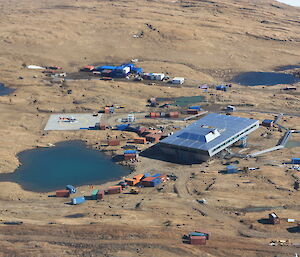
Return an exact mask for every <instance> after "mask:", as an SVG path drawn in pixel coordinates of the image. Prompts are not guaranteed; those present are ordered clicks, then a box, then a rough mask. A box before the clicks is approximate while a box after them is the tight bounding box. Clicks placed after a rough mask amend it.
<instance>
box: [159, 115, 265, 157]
mask: <svg viewBox="0 0 300 257" xmlns="http://www.w3.org/2000/svg"><path fill="white" fill-rule="evenodd" d="M258 127H259V121H258V120H253V119H248V118H241V117H236V116H230V115H223V114H217V113H211V114H208V115H207V116H205V117H204V118H202V119H199V120H197V121H196V122H194V123H193V124H191V125H189V126H187V127H186V128H184V129H182V130H180V131H178V132H176V133H174V134H173V135H171V136H169V137H167V138H165V139H163V140H162V141H161V142H160V144H159V146H160V149H161V150H162V151H163V152H164V153H165V154H168V155H172V156H174V158H176V160H177V161H206V160H208V159H209V158H210V157H212V156H214V155H216V154H217V153H219V152H220V151H222V150H223V149H225V148H227V147H229V146H230V145H232V144H234V143H235V142H237V141H239V140H242V139H244V138H245V137H246V136H247V135H248V134H250V133H251V132H253V131H254V130H256V129H257V128H258Z"/></svg>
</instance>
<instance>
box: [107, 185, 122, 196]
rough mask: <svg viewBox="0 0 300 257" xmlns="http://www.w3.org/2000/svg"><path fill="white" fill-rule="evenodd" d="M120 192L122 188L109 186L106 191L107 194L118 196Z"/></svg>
mask: <svg viewBox="0 0 300 257" xmlns="http://www.w3.org/2000/svg"><path fill="white" fill-rule="evenodd" d="M121 192H122V187H121V186H111V187H109V188H108V189H107V194H109V195H111V194H119V193H121Z"/></svg>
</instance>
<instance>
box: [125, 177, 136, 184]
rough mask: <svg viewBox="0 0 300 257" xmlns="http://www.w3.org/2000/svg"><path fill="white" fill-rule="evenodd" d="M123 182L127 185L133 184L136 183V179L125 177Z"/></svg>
mask: <svg viewBox="0 0 300 257" xmlns="http://www.w3.org/2000/svg"><path fill="white" fill-rule="evenodd" d="M125 182H126V183H127V184H128V185H129V186H134V185H135V184H137V183H138V182H137V181H136V180H134V179H131V178H128V179H125Z"/></svg>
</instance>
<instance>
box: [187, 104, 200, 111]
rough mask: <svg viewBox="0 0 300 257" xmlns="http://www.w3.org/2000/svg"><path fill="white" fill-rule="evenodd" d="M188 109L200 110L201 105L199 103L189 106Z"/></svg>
mask: <svg viewBox="0 0 300 257" xmlns="http://www.w3.org/2000/svg"><path fill="white" fill-rule="evenodd" d="M189 109H190V110H200V109H201V106H200V105H194V106H190V107H189Z"/></svg>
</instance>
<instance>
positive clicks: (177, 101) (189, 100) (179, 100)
mask: <svg viewBox="0 0 300 257" xmlns="http://www.w3.org/2000/svg"><path fill="white" fill-rule="evenodd" d="M156 100H157V101H158V102H161V101H170V102H173V103H172V105H177V106H180V107H184V106H188V105H191V104H195V103H200V102H205V97H204V96H202V95H197V96H183V97H173V98H156Z"/></svg>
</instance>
